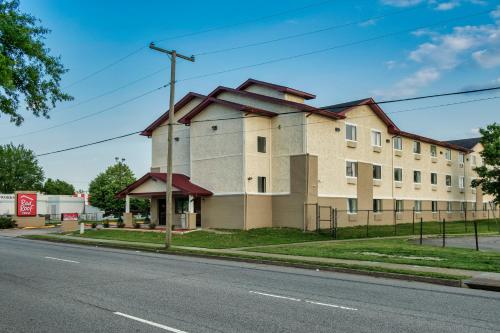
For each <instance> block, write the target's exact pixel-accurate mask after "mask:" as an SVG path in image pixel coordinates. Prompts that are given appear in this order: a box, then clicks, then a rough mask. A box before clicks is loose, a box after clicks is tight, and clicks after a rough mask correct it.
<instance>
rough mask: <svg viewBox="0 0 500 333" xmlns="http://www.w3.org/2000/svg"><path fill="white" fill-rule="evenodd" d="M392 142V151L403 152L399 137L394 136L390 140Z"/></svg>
mask: <svg viewBox="0 0 500 333" xmlns="http://www.w3.org/2000/svg"><path fill="white" fill-rule="evenodd" d="M392 142H393V143H394V149H396V150H403V139H402V138H401V137H399V136H396V137H395V138H393V139H392Z"/></svg>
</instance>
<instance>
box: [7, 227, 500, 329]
mask: <svg viewBox="0 0 500 333" xmlns="http://www.w3.org/2000/svg"><path fill="white" fill-rule="evenodd" d="M0 309H1V310H0V332H177V333H182V332H190V333H192V332H238V333H243V332H454V333H456V332H492V331H497V332H498V331H500V293H494V292H487V291H479V290H468V289H460V288H451V287H441V286H435V285H430V284H423V283H417V282H404V281H395V280H389V279H380V278H370V277H362V276H355V275H348V274H336V273H330V272H317V271H309V270H302V269H293V268H284V267H273V266H266V265H255V264H245V263H236V262H227V261H220V260H211V259H198V258H189V257H180V256H170V255H168V256H167V255H161V254H155V253H142V252H134V251H125V250H123V251H122V250H114V249H103V248H94V247H85V246H77V245H66V244H53V243H45V242H40V241H30V240H25V239H16V238H9V237H1V236H0Z"/></svg>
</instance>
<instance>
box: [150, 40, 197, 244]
mask: <svg viewBox="0 0 500 333" xmlns="http://www.w3.org/2000/svg"><path fill="white" fill-rule="evenodd" d="M149 48H150V49H152V50H155V51H158V52H162V53H165V54H167V55H169V56H170V106H169V110H168V125H167V128H168V133H167V134H168V142H167V197H166V201H167V214H166V215H167V221H166V223H165V229H166V230H165V232H166V235H165V248H167V249H168V248H169V247H170V245H171V243H172V223H173V221H174V210H173V200H172V171H173V170H172V156H173V154H172V141H173V129H174V112H175V110H174V102H175V63H176V59H177V57H179V58H181V59H184V60H187V61H191V62H194V56H190V57H187V56H185V55H182V54H179V53H177V52H176V51H175V50H165V49H162V48H159V47H157V46H155V44H154V43H150V44H149Z"/></svg>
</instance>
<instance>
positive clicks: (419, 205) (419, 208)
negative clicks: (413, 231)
mask: <svg viewBox="0 0 500 333" xmlns="http://www.w3.org/2000/svg"><path fill="white" fill-rule="evenodd" d="M414 207H415V208H414V209H415V211H416V212H421V211H422V201H421V200H415V205H414Z"/></svg>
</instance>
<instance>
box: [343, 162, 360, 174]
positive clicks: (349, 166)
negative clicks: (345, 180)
mask: <svg viewBox="0 0 500 333" xmlns="http://www.w3.org/2000/svg"><path fill="white" fill-rule="evenodd" d="M345 175H346V177H354V178H355V177H357V176H358V162H356V161H345Z"/></svg>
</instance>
